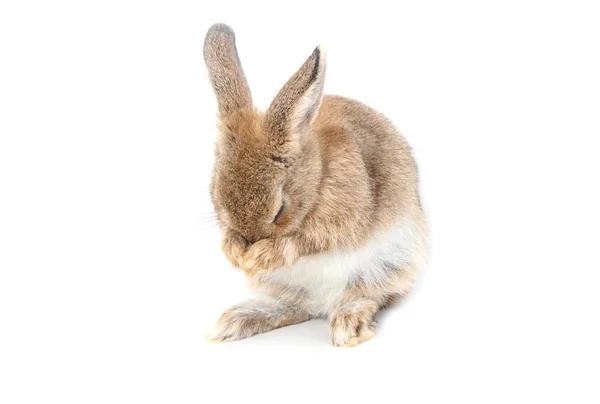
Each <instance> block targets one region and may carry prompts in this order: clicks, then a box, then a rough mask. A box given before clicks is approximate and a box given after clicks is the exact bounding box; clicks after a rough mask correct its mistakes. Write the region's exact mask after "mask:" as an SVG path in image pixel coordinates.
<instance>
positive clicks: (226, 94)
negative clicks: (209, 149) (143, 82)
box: [204, 24, 325, 243]
mask: <svg viewBox="0 0 600 404" xmlns="http://www.w3.org/2000/svg"><path fill="white" fill-rule="evenodd" d="M204 60H205V62H206V67H207V69H208V73H209V77H210V82H211V84H212V87H213V89H214V92H215V95H216V98H217V103H218V125H217V126H218V129H219V134H218V140H217V142H216V153H215V168H214V172H213V178H212V182H211V194H212V198H213V204H214V206H215V210H216V212H217V216H218V220H219V222H220V224H221V225H222V226H223V227H225V228H227V229H231V230H233V231H236V232H237V233H239V234H240V235H241V236H243V237H244V238H245V239H246V240H247V241H248V242H249V243H254V242H256V241H258V240H260V239H263V238H272V237H279V236H283V235H285V234H289V233H292V232H294V231H295V230H297V229H298V227H299V226H300V225H301V223H302V220H303V219H304V217H305V216H306V214H307V213H308V212H309V211H310V210H311V208H312V206H313V205H314V204H315V202H316V199H317V194H318V187H319V182H320V180H321V170H322V163H321V152H320V149H319V147H318V144H317V142H316V141H315V140H314V139H313V137H312V136H311V132H312V125H313V123H314V121H315V118H316V117H317V114H318V112H319V107H320V105H321V101H322V99H323V82H324V77H325V58H324V53H323V52H322V51H321V49H320V48H316V49H315V51H314V52H313V53H312V55H311V56H310V57H309V58H308V59H307V60H306V62H305V63H304V64H303V65H302V66H301V67H300V69H299V70H298V71H297V72H296V73H295V74H294V75H293V76H292V77H291V78H290V79H289V81H288V82H287V83H286V84H285V85H284V86H283V88H282V89H281V90H280V91H279V93H278V94H277V96H276V97H275V99H274V100H273V101H272V103H271V105H270V106H269V108H268V109H267V110H266V111H265V112H261V111H258V110H256V109H255V108H254V106H253V104H252V95H251V93H250V89H249V87H248V83H247V81H246V77H245V75H244V72H243V70H242V66H241V64H240V60H239V57H238V54H237V50H236V46H235V36H234V33H233V31H232V30H231V28H229V27H228V26H227V25H224V24H215V25H213V26H212V27H211V28H210V29H209V31H208V33H207V35H206V40H205V42H204Z"/></svg>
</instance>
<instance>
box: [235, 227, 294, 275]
mask: <svg viewBox="0 0 600 404" xmlns="http://www.w3.org/2000/svg"><path fill="white" fill-rule="evenodd" d="M297 259H298V252H297V248H296V246H295V244H294V242H293V240H292V239H291V238H289V237H282V238H278V239H271V238H266V239H262V240H259V241H257V242H256V243H254V244H252V245H251V246H250V248H248V251H246V253H245V254H244V256H243V257H242V260H241V265H240V266H241V268H242V269H243V270H244V272H246V274H247V275H249V276H254V275H258V274H264V273H267V272H271V271H273V270H275V269H277V268H279V267H284V266H291V265H293V264H294V262H296V260H297Z"/></svg>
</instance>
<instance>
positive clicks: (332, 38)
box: [0, 0, 600, 404]
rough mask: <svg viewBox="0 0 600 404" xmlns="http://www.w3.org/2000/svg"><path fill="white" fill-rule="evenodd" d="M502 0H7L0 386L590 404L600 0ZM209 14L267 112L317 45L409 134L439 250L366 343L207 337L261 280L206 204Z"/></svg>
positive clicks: (599, 225) (1, 96) (599, 372)
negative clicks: (226, 242) (236, 255)
mask: <svg viewBox="0 0 600 404" xmlns="http://www.w3.org/2000/svg"><path fill="white" fill-rule="evenodd" d="M493 3H494V4H492V2H481V1H472V2H466V1H459V2H429V1H419V2H410V3H406V2H389V3H382V2H377V1H373V0H370V1H366V2H361V3H358V4H352V3H351V2H349V1H346V2H341V3H340V4H335V5H334V4H332V3H330V2H326V1H318V2H311V1H302V2H294V3H292V2H290V3H289V4H286V2H274V3H273V4H264V3H262V2H258V1H240V2H239V4H232V3H231V2H226V1H210V2H208V1H199V0H196V1H187V2H180V1H163V2H155V1H132V0H126V1H102V2H100V1H98V2H78V1H72V2H65V1H57V2H42V1H39V2H29V1H3V2H2V3H1V5H0V205H1V208H0V402H2V403H3V404H12V403H50V402H57V403H222V402H248V403H254V402H263V403H271V402H273V403H274V402H277V403H295V402H307V401H308V400H310V402H316V403H320V402H328V403H342V402H369V403H373V402H393V403H401V402H403V403H425V402H427V403H429V402H431V403H446V402H469V403H492V402H502V403H507V402H511V403H534V402H562V403H567V402H569V403H586V402H589V403H592V402H594V403H598V402H599V400H600V386H599V383H600V382H599V380H600V348H599V345H600V331H599V329H598V327H599V319H600V313H599V311H600V292H599V285H600V274H599V273H600V272H599V270H600V259H599V257H598V248H599V241H600V230H599V229H600V214H599V213H598V212H599V207H600V195H599V182H600V181H599V178H598V177H599V176H600V159H599V158H598V152H599V146H600V142H599V140H598V139H599V138H600V116H599V112H600V56H599V55H600V52H599V51H600V28H599V26H600V24H599V23H598V21H599V20H600V13H599V12H598V9H597V7H598V3H597V2H594V1H589V2H578V1H563V2H554V1H539V2H535V1H502V2H493ZM392 4H393V5H392ZM215 22H226V23H228V24H230V25H231V26H232V27H233V29H234V30H235V31H236V34H237V38H238V41H237V43H238V49H239V53H240V57H241V60H242V63H243V65H244V67H245V71H246V75H247V77H248V80H249V82H250V85H251V87H252V90H253V93H254V99H255V103H256V104H257V105H258V106H259V107H262V108H265V107H266V106H268V104H269V102H270V100H271V98H272V97H273V96H274V95H275V93H276V92H277V91H278V89H279V87H280V86H281V85H283V83H284V82H285V81H286V80H287V78H288V77H289V76H291V74H292V73H294V71H295V70H296V69H297V68H298V67H299V66H300V65H301V63H302V62H303V61H304V60H305V58H306V57H308V55H309V54H310V53H311V51H312V50H313V49H314V47H315V46H316V45H318V44H323V45H324V46H325V47H326V49H327V51H328V71H327V79H326V93H330V94H340V95H345V96H348V97H352V98H356V99H359V100H361V101H363V102H365V103H367V104H369V105H371V106H373V107H375V108H376V109H379V110H381V111H382V112H384V113H385V114H387V115H388V116H389V117H390V118H391V119H392V120H393V121H394V122H395V123H396V124H397V125H398V127H399V128H400V130H401V131H402V132H403V133H404V135H405V136H406V137H407V139H408V140H409V142H410V143H411V144H412V145H413V147H414V153H415V155H416V158H417V161H418V163H419V166H420V172H421V180H422V182H421V192H422V199H423V201H424V207H425V209H426V213H427V215H428V218H429V221H430V224H431V229H432V235H433V240H432V246H433V248H432V251H431V257H430V265H429V266H428V268H427V270H426V271H425V272H424V273H423V276H422V277H421V280H420V283H419V285H418V288H417V289H416V291H415V293H414V294H413V295H412V296H411V297H410V298H409V299H407V300H406V301H405V302H404V303H403V304H401V305H400V306H399V307H396V308H394V309H391V310H388V311H387V312H385V313H382V314H381V315H380V316H379V320H380V328H379V334H378V336H377V338H376V339H374V340H372V341H369V342H367V343H366V344H364V345H361V346H359V347H357V348H353V349H338V348H333V347H331V346H330V345H329V340H328V327H327V323H326V322H325V321H313V322H309V323H304V324H301V325H297V326H292V327H288V328H285V329H280V330H276V331H274V332H270V333H268V334H264V335H260V336H256V337H253V338H250V339H248V340H244V341H241V342H234V343H230V344H221V345H218V344H217V345H215V344H209V343H206V342H205V340H204V335H205V333H206V332H207V331H209V330H210V329H211V327H212V325H213V323H214V321H215V320H216V319H217V318H218V316H219V314H220V312H221V311H222V310H223V309H224V308H226V307H227V306H228V305H230V304H233V303H236V302H237V301H239V300H241V299H242V298H243V297H244V295H245V293H246V292H245V282H244V279H243V275H242V274H241V273H239V272H236V271H235V270H233V269H232V268H231V267H230V266H229V265H228V263H227V262H226V260H225V259H224V257H223V256H222V254H221V253H220V251H219V243H220V236H219V233H218V230H217V229H216V227H214V223H213V222H212V221H211V219H210V217H211V206H210V200H209V196H208V192H207V191H208V181H209V176H210V171H211V167H212V156H213V154H212V153H213V144H214V141H215V137H216V129H215V115H216V104H215V100H214V96H213V93H212V90H211V88H210V87H209V84H208V80H207V78H206V71H205V68H204V62H203V60H202V44H203V40H204V34H205V33H206V30H207V29H208V28H209V27H210V25H211V24H213V23H215Z"/></svg>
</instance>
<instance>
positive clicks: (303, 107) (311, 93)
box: [265, 47, 325, 144]
mask: <svg viewBox="0 0 600 404" xmlns="http://www.w3.org/2000/svg"><path fill="white" fill-rule="evenodd" d="M324 82H325V52H323V50H322V49H321V48H320V47H317V48H316V49H315V50H314V52H313V53H312V54H311V55H310V57H309V58H308V59H307V60H306V62H304V64H303V65H302V67H300V69H299V70H298V71H297V72H296V73H295V74H294V75H293V76H292V77H291V78H290V79H289V80H288V82H287V83H285V85H284V86H283V87H282V88H281V90H279V93H277V95H276V96H275V98H274V99H273V102H272V103H271V105H270V106H269V109H268V110H267V112H266V115H265V123H266V128H267V131H268V133H269V135H270V136H274V137H275V139H274V140H276V142H278V143H280V144H281V143H285V142H288V141H295V140H297V139H298V137H299V136H302V135H303V134H304V133H306V132H308V131H309V130H310V128H311V125H312V123H313V122H314V120H315V118H316V117H317V115H318V113H319V107H320V106H321V101H322V100H323V85H324Z"/></svg>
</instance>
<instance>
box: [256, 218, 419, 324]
mask: <svg viewBox="0 0 600 404" xmlns="http://www.w3.org/2000/svg"><path fill="white" fill-rule="evenodd" d="M424 249H425V246H424V235H423V234H422V233H421V232H420V229H419V227H418V226H417V225H416V224H415V223H413V222H410V221H402V222H400V223H398V224H396V225H394V226H392V227H391V228H389V229H388V230H386V231H383V232H380V233H379V234H377V235H375V236H374V237H373V238H372V239H371V240H370V241H369V242H368V243H367V244H366V245H364V246H363V247H360V248H358V249H356V250H353V251H339V252H333V253H324V254H319V255H313V256H306V257H301V258H300V259H298V261H297V262H296V264H295V265H294V266H293V267H290V268H280V269H278V270H276V271H274V272H273V273H270V274H267V275H263V276H264V278H265V279H266V280H268V281H270V282H273V283H277V284H280V285H289V286H292V287H300V288H302V289H304V290H305V291H306V292H307V293H308V301H307V302H306V307H305V308H306V310H307V311H308V312H309V313H310V314H311V315H314V316H323V315H327V314H329V313H331V311H332V310H333V304H334V303H335V301H336V299H337V298H338V297H340V296H341V295H342V294H343V292H344V290H345V289H346V287H347V286H348V284H349V283H350V282H351V281H352V280H356V279H359V278H360V279H361V280H362V281H363V282H366V283H367V284H368V283H377V282H378V281H383V280H384V279H385V278H386V268H385V265H383V263H389V264H392V265H396V266H400V267H401V266H403V265H418V266H420V265H422V262H423V260H424Z"/></svg>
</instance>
